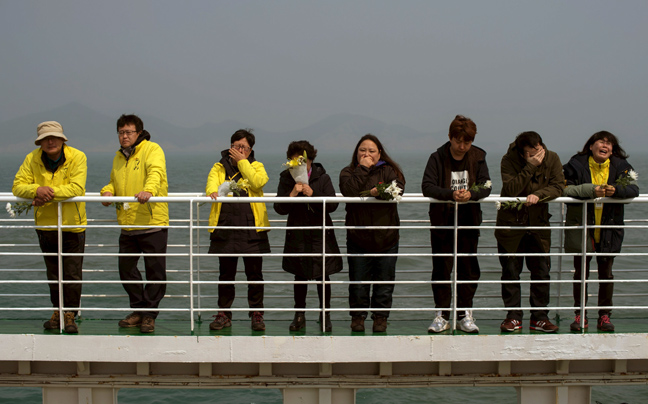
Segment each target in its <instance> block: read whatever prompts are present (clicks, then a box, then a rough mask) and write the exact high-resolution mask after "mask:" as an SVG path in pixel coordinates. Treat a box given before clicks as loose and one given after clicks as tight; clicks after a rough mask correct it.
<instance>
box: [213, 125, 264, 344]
mask: <svg viewBox="0 0 648 404" xmlns="http://www.w3.org/2000/svg"><path fill="white" fill-rule="evenodd" d="M254 142H255V138H254V135H253V134H252V132H251V129H240V130H237V131H236V132H234V134H233V135H232V137H231V146H230V148H229V149H226V150H223V151H222V152H221V159H220V161H219V162H217V163H216V164H214V166H213V167H212V169H211V171H210V172H209V177H208V178H207V186H206V188H205V193H206V194H207V195H208V196H210V197H211V198H212V199H217V198H219V197H224V196H227V195H228V193H229V191H230V189H231V187H230V186H229V184H231V183H232V182H234V183H238V184H239V186H240V189H238V190H237V191H235V192H234V193H233V195H234V194H238V195H235V196H243V197H245V196H251V197H257V196H263V186H264V185H265V184H266V183H267V182H268V174H267V173H266V171H265V168H264V167H263V164H262V163H260V162H258V161H256V159H255V158H254V151H253V150H252V147H254ZM219 191H220V192H219ZM209 225H210V226H215V227H216V228H215V229H209V232H210V233H211V235H210V237H209V238H210V240H211V242H210V245H209V253H210V254H243V253H247V254H259V253H269V252H270V243H269V242H268V234H267V232H268V229H259V228H256V229H255V228H254V227H269V226H270V222H269V221H268V212H267V210H266V206H265V204H264V203H249V204H248V203H213V204H212V207H211V213H210V215H209ZM223 226H246V227H250V230H226V229H222V228H220V227H223ZM218 262H219V272H220V276H219V278H218V279H219V280H221V281H233V280H234V278H235V276H236V265H237V263H238V257H218ZM243 264H244V265H245V275H246V276H247V280H248V281H263V274H262V266H263V258H262V257H249V256H245V257H243ZM263 292H264V288H263V284H248V305H249V307H250V309H251V311H250V313H249V316H250V318H251V319H252V325H251V326H252V329H253V330H254V331H263V330H265V323H264V322H263V311H261V309H262V308H263ZM234 295H235V288H234V285H231V284H230V285H218V307H219V308H221V309H228V308H230V307H232V303H233V302H234ZM215 317H216V319H215V320H214V321H213V322H212V323H211V324H210V325H209V328H210V329H212V330H221V329H223V328H226V327H230V326H231V325H232V321H231V320H232V312H231V311H226V310H223V311H219V312H218V314H217V315H216V316H215Z"/></svg>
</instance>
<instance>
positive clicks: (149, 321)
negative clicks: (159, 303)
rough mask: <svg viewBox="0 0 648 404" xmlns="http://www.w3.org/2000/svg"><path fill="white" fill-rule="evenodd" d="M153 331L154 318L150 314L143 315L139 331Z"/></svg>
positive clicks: (146, 332)
mask: <svg viewBox="0 0 648 404" xmlns="http://www.w3.org/2000/svg"><path fill="white" fill-rule="evenodd" d="M153 331H155V319H154V318H153V317H151V316H144V319H143V320H142V325H140V332H143V333H145V334H148V333H151V332H153Z"/></svg>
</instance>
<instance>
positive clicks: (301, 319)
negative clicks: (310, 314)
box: [288, 311, 306, 331]
mask: <svg viewBox="0 0 648 404" xmlns="http://www.w3.org/2000/svg"><path fill="white" fill-rule="evenodd" d="M304 328H306V314H305V313H304V312H303V311H297V312H295V318H294V319H293V321H292V323H290V327H288V329H289V330H290V331H299V330H301V329H304Z"/></svg>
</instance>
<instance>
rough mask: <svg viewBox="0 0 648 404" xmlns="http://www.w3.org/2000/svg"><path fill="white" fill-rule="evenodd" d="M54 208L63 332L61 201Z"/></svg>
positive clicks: (60, 312) (59, 308)
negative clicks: (55, 210) (55, 211)
mask: <svg viewBox="0 0 648 404" xmlns="http://www.w3.org/2000/svg"><path fill="white" fill-rule="evenodd" d="M56 209H57V222H56V233H57V238H56V239H57V243H56V244H57V247H56V260H57V263H58V268H57V270H58V285H57V287H58V291H59V294H58V305H59V307H58V311H59V317H60V320H59V331H60V332H63V325H64V323H65V322H64V321H63V319H64V314H63V256H62V255H61V254H62V253H63V229H62V228H61V226H62V225H63V208H62V206H61V202H57V203H56Z"/></svg>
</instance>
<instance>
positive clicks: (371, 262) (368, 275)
mask: <svg viewBox="0 0 648 404" xmlns="http://www.w3.org/2000/svg"><path fill="white" fill-rule="evenodd" d="M347 252H348V253H349V254H365V253H367V251H366V250H364V249H362V248H360V247H358V246H357V245H355V244H353V243H352V242H350V241H348V240H347ZM380 253H381V254H396V253H398V244H396V245H395V246H393V247H391V248H390V249H388V250H386V251H381V252H380ZM397 258H398V257H347V260H348V263H349V280H350V281H393V280H394V279H396V259H397ZM372 286H373V294H372V295H371V299H370V298H369V293H370V291H371V287H372ZM393 293H394V284H380V285H371V284H367V285H357V284H356V285H349V307H351V309H352V310H351V312H350V314H351V316H362V317H364V318H367V311H365V310H353V309H363V308H368V307H372V308H374V309H381V308H385V309H389V308H391V306H392V294H393ZM370 303H371V305H370ZM375 316H383V317H389V311H382V310H374V311H373V316H372V317H375Z"/></svg>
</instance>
